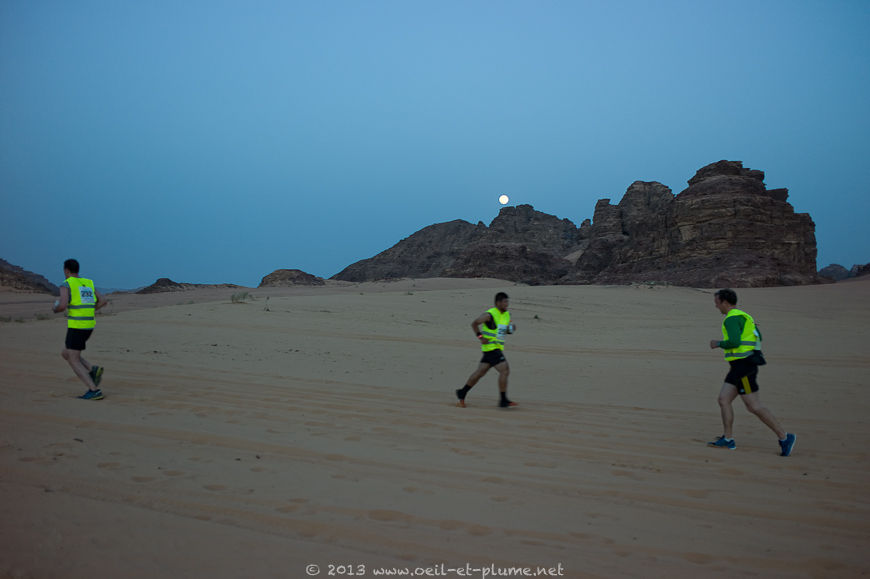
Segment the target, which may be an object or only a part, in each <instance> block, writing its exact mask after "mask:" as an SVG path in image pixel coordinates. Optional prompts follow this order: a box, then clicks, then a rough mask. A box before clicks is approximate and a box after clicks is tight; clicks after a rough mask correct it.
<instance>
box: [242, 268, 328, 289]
mask: <svg viewBox="0 0 870 579" xmlns="http://www.w3.org/2000/svg"><path fill="white" fill-rule="evenodd" d="M325 283H326V282H325V281H323V278H322V277H317V276H315V275H311V274H310V273H305V272H304V271H302V270H300V269H276V270H275V271H273V272H272V273H270V274H269V275H267V276H266V277H264V278H263V279H262V280H261V281H260V285H259V286H258V287H287V286H297V285H323V284H325Z"/></svg>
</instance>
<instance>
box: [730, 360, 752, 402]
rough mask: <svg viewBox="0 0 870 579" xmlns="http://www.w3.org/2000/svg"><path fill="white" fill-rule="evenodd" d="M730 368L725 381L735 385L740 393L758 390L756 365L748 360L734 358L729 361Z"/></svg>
mask: <svg viewBox="0 0 870 579" xmlns="http://www.w3.org/2000/svg"><path fill="white" fill-rule="evenodd" d="M729 364H731V369H730V370H729V371H728V375H727V376H725V382H726V383H728V384H733V385H734V386H736V387H737V392H739V393H740V394H751V393H753V392H758V382H757V380H756V379H757V378H758V366H756V365H755V364H753V363H752V362H750V361H748V360H734V361H733V362H729Z"/></svg>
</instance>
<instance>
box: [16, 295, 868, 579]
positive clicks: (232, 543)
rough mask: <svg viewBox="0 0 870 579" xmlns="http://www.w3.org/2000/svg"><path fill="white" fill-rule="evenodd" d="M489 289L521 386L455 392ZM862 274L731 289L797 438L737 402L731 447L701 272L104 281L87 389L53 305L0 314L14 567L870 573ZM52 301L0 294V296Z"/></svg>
mask: <svg viewBox="0 0 870 579" xmlns="http://www.w3.org/2000/svg"><path fill="white" fill-rule="evenodd" d="M499 290H504V291H506V292H508V293H509V294H510V297H511V312H512V315H513V318H514V320H515V321H516V323H517V326H518V329H517V333H516V334H514V335H512V336H509V337H508V344H507V350H506V354H507V358H508V360H509V362H510V365H511V369H512V372H511V376H510V389H509V394H510V396H511V398H513V399H514V400H516V401H517V402H519V406H518V407H516V408H512V409H507V410H502V409H499V408H497V406H496V401H497V386H496V373H495V372H494V371H493V372H491V373H490V374H488V375H487V376H486V377H484V379H483V380H482V381H481V382H480V383H479V384H478V385H477V386H476V387H475V388H474V389H473V390H472V391H471V393H470V394H469V397H468V407H467V408H464V409H461V408H457V407H456V406H455V396H454V390H455V389H456V388H458V387H460V386H461V385H462V384H464V381H465V379H466V378H467V376H468V375H469V374H470V373H471V371H472V370H473V369H474V368H475V366H476V364H477V362H478V360H479V357H480V353H479V346H478V344H477V343H476V341H475V338H474V336H473V334H472V331H471V328H470V327H469V324H470V322H471V320H472V319H473V318H474V317H476V316H477V315H479V314H480V313H481V312H483V311H485V310H486V309H487V308H488V307H490V305H491V303H492V299H493V295H494V293H495V292H496V291H499ZM868 290H870V280H866V279H865V280H858V281H854V282H850V283H839V284H835V285H823V286H804V287H787V288H764V289H739V288H738V295H739V297H740V304H739V305H740V307H742V308H745V309H746V310H747V311H748V312H750V313H751V314H752V315H753V316H754V317H755V318H756V319H757V320H758V322H759V324H760V325H761V326H762V328H763V332H764V337H765V342H764V352H765V355H766V357H767V359H768V362H769V364H768V365H767V366H765V367H763V368H762V369H761V374H760V377H759V382H760V384H761V399H762V400H763V401H764V402H765V404H766V405H767V406H768V407H769V408H770V409H771V410H772V411H773V413H774V414H775V415H776V416H777V418H779V420H780V421H781V422H782V423H783V425H784V426H785V428H786V429H787V430H789V431H790V432H794V433H796V434H797V444H796V446H795V449H794V453H793V455H792V456H791V457H788V458H783V457H780V456H779V447H778V445H777V442H776V437H775V436H774V435H773V434H772V433H771V432H770V431H769V430H768V429H767V428H766V427H765V426H764V425H763V424H762V423H761V422H760V421H758V420H757V419H756V418H755V417H754V416H752V415H750V414H749V413H748V412H747V411H746V410H745V408H743V405H742V404H741V403H740V402H739V401H736V402H735V413H736V423H735V438H736V440H737V444H738V448H737V450H736V451H728V450H720V449H712V448H708V447H706V445H705V442H706V441H708V440H712V439H713V438H714V437H716V436H718V435H719V434H721V431H722V428H721V422H720V418H719V410H718V406H717V404H716V395H717V393H718V391H719V388H720V386H721V384H722V378H723V377H724V375H725V373H726V370H727V364H726V363H725V362H724V360H723V358H722V353H721V350H710V349H709V345H708V343H709V340H710V339H711V338H715V337H717V336H718V335H719V327H720V323H721V315H720V314H719V312H718V311H717V310H716V309H715V308H714V307H713V299H712V292H713V290H710V289H691V288H680V287H661V286H615V287H600V286H558V287H528V286H523V285H515V284H512V283H508V282H501V281H498V280H416V281H413V280H404V281H400V282H395V283H389V284H386V283H382V284H342V285H336V284H331V285H328V286H326V287H322V288H300V289H292V288H290V289H256V290H253V289H252V290H249V291H250V292H251V293H252V294H253V296H254V299H248V300H247V301H246V302H245V303H233V302H232V301H231V299H230V296H231V294H232V293H237V292H238V290H219V291H218V290H195V291H192V292H183V293H173V294H160V295H151V296H136V295H126V294H113V295H112V296H111V297H112V302H113V303H112V305H111V306H109V307H107V308H106V310H104V311H105V313H104V314H103V315H100V316H99V317H98V323H97V329H96V332H95V333H94V336H93V338H92V339H91V341H90V342H89V345H88V349H87V351H86V352H85V357H86V358H87V359H88V360H90V361H91V362H94V363H97V364H99V365H103V366H105V368H106V373H105V376H104V378H103V382H102V389H103V391H104V393H105V395H106V398H105V399H104V400H102V401H99V402H86V401H82V400H78V399H77V398H76V396H77V395H79V394H81V393H82V392H84V388H83V386H82V385H81V384H80V383H79V382H78V381H77V379H76V378H75V377H74V376H73V375H72V372H71V371H70V369H69V367H68V366H67V365H66V363H65V362H64V361H63V360H62V359H61V357H60V355H59V353H60V350H61V349H62V346H63V335H64V332H65V325H66V324H65V321H64V320H63V318H62V317H60V316H57V317H53V318H52V319H49V320H33V321H26V322H22V323H16V322H14V321H12V322H6V323H0V395H2V403H0V420H2V431H0V521H2V523H0V576H2V577H6V576H11V577H40V578H42V577H63V578H78V577H81V578H85V577H87V578H89V579H92V578H93V577H136V578H138V577H142V578H154V577H161V578H162V577H167V578H168V577H172V578H177V577H213V578H225V577H226V578H233V577H257V578H260V577H290V578H297V577H308V576H313V575H312V574H313V573H314V572H315V571H319V576H320V577H330V576H332V577H341V576H345V577H346V576H356V577H361V576H364V577H374V576H377V575H376V573H377V572H379V571H380V570H381V569H388V570H390V569H393V568H396V569H399V570H402V571H404V570H405V569H407V570H408V571H409V572H410V573H417V574H418V576H426V575H422V574H423V573H427V572H428V573H429V575H428V576H441V577H459V576H463V574H465V575H464V576H471V577H483V576H485V575H486V574H488V575H489V576H499V575H498V574H499V573H501V574H502V575H501V576H505V575H506V573H507V572H508V571H509V570H510V569H516V568H524V567H528V568H530V572H533V573H535V572H537V571H538V568H539V567H540V568H542V571H541V572H540V573H538V574H537V576H539V577H541V576H562V577H744V576H745V577H851V576H856V575H862V574H863V575H866V574H868V573H870V557H868V555H867V548H868V545H870V498H868V494H867V491H866V486H865V485H866V484H867V482H868V480H870V476H868V475H870V461H868V454H870V451H868V448H867V446H866V441H867V440H868V439H870V420H868V418H867V417H868V410H870V396H868V393H867V387H868V375H870V372H868V370H870V354H868V344H870V306H868V301H867V299H868V297H870V291H868ZM52 300H53V298H51V297H50V296H34V295H21V294H12V293H8V292H7V293H3V294H0V316H2V317H6V319H8V318H13V319H16V318H17V317H19V316H24V315H25V314H27V315H26V316H25V317H26V318H27V319H32V313H27V312H30V311H31V310H33V311H42V312H46V313H47V312H48V307H49V305H50V303H51V301H52ZM310 565H317V566H318V567H317V569H315V568H314V567H309V566H310ZM469 570H470V574H468V572H469ZM550 570H552V571H553V573H552V574H550V575H546V574H544V571H550ZM511 572H512V573H516V571H511ZM558 573H561V575H559V574H558ZM494 574H495V575H494ZM514 576H516V575H514Z"/></svg>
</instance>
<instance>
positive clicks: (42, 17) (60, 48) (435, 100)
mask: <svg viewBox="0 0 870 579" xmlns="http://www.w3.org/2000/svg"><path fill="white" fill-rule="evenodd" d="M868 29H870V2H866V1H863V0H862V1H851V2H850V1H837V0H834V1H827V2H823V1H810V0H806V1H802V0H791V1H785V0H783V1H778V0H762V1H752V2H741V1H736V2H727V3H726V2H713V1H704V0H701V1H698V0H693V1H677V0H663V1H660V2H652V1H639V0H626V1H600V2H599V1H582V0H573V1H565V2H562V1H534V2H532V1H527V2H515V1H498V2H496V1H486V2H481V1H463V2H459V1H450V0H447V1H444V0H441V1H439V2H416V1H406V0H402V1H369V2H364V1H344V0H334V1H324V2H315V1H306V2H295V1H289V0H288V1H263V0H253V1H245V2H242V1H241V0H239V1H232V2H230V1H221V0H208V1H204V0H188V1H182V2H176V1H169V0H153V1H149V2H142V1H127V0H116V1H109V0H104V1H89V0H81V1H73V2H71V1H69V0H62V1H61V0H56V1H51V0H44V1H40V0H37V1H30V0H0V87H2V90H0V200H2V201H0V207H2V214H3V218H2V222H3V226H2V229H0V257H2V258H4V259H6V260H7V261H10V262H11V263H14V264H16V265H20V266H22V267H24V268H25V269H28V270H31V271H35V272H37V273H41V274H43V275H45V276H46V277H48V278H49V279H50V280H52V281H54V282H55V283H57V282H59V281H60V278H62V274H61V272H60V264H61V263H62V261H63V259H65V258H67V257H70V256H73V257H77V258H78V259H79V260H80V261H81V262H82V266H83V271H82V273H83V274H85V275H88V276H91V277H93V278H95V279H96V280H97V282H98V284H99V285H100V286H102V287H112V288H133V287H138V286H143V285H148V284H150V283H152V282H153V281H154V280H155V279H157V278H158V277H170V278H172V279H173V280H176V281H182V282H194V283H223V282H231V283H238V284H242V285H249V286H256V285H257V284H258V283H259V281H260V279H261V278H262V277H263V276H265V275H267V274H268V273H270V272H272V271H273V270H275V269H279V268H298V269H302V270H304V271H307V272H309V273H312V274H315V275H319V276H323V277H329V276H332V275H334V274H335V273H337V272H339V271H340V270H341V269H343V268H344V267H345V266H347V265H349V264H351V263H353V262H355V261H358V260H360V259H364V258H367V257H371V256H373V255H375V254H377V253H379V252H380V251H382V250H384V249H387V248H388V247H390V246H392V245H393V244H395V243H397V242H398V241H399V240H401V239H402V238H404V237H407V236H409V235H411V234H412V233H414V232H415V231H417V230H419V229H421V228H423V227H425V226H427V225H431V224H433V223H438V222H443V221H449V220H453V219H464V220H467V221H470V222H472V223H476V222H477V221H483V222H485V223H487V224H488V223H489V222H490V221H491V220H492V219H493V218H494V217H495V216H496V215H497V214H498V210H499V208H500V205H499V204H498V201H497V199H498V196H499V195H501V194H502V193H507V194H508V195H510V197H511V203H512V204H519V203H528V204H531V205H533V206H534V207H535V209H538V210H539V211H544V212H547V213H551V214H554V215H557V216H558V217H560V218H568V219H571V220H572V221H574V222H575V223H576V224H578V225H579V224H580V223H581V222H582V221H583V219H586V218H591V217H592V213H593V209H594V206H595V202H596V200H598V199H600V198H610V199H611V200H612V201H613V202H614V203H616V202H618V201H619V199H621V197H622V195H623V193H625V190H626V189H627V188H628V186H629V185H630V184H631V183H632V182H633V181H635V180H644V181H659V182H661V183H664V184H665V185H667V186H668V187H670V188H671V189H672V190H673V191H674V193H675V194H676V193H679V192H680V191H682V190H683V189H684V188H685V187H686V181H687V180H688V179H689V178H691V177H692V176H693V175H694V173H695V171H696V170H697V169H699V168H700V167H702V166H704V165H706V164H708V163H711V162H714V161H718V160H720V159H729V160H740V161H743V162H744V165H745V166H747V167H750V168H753V169H760V170H763V171H765V173H766V183H767V186H768V188H778V187H787V188H788V189H789V191H790V198H789V201H790V202H791V203H792V205H793V206H794V207H795V210H796V211H798V212H808V213H810V214H811V215H812V217H813V219H814V221H815V223H816V240H817V243H818V249H819V252H818V265H819V267H823V266H825V265H828V264H829V263H835V262H836V263H840V264H842V265H845V266H846V267H851V266H852V265H853V264H856V263H862V264H863V263H867V262H870V233H868V230H870V228H868V227H867V218H868V216H870V202H868V197H870V191H868V188H870V186H868V183H870V174H868V173H870V162H868V159H870V145H868V134H870V106H868V102H870V40H868V39H870V35H868V34H867V30H868Z"/></svg>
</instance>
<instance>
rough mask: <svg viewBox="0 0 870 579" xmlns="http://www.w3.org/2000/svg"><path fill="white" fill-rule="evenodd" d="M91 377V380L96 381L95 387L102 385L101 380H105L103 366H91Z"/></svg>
mask: <svg viewBox="0 0 870 579" xmlns="http://www.w3.org/2000/svg"><path fill="white" fill-rule="evenodd" d="M88 374H90V376H91V380H93V381H94V386H99V385H100V380H102V379H103V367H102V366H91V371H90V372H88Z"/></svg>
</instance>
